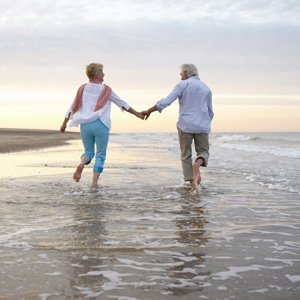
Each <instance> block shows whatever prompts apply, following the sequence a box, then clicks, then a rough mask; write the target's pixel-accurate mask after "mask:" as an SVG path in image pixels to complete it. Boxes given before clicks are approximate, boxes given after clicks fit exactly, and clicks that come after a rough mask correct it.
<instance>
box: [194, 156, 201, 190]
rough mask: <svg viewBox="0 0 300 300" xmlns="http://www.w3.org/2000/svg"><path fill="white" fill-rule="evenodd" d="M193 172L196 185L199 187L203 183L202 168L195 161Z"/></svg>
mask: <svg viewBox="0 0 300 300" xmlns="http://www.w3.org/2000/svg"><path fill="white" fill-rule="evenodd" d="M193 170H194V176H195V177H194V178H195V183H196V184H197V185H199V184H200V182H201V175H200V166H199V163H198V162H197V161H195V163H194V165H193Z"/></svg>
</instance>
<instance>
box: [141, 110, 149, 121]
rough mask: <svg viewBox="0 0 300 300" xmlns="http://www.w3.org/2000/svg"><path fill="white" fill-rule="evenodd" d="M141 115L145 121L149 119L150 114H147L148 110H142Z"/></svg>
mask: <svg viewBox="0 0 300 300" xmlns="http://www.w3.org/2000/svg"><path fill="white" fill-rule="evenodd" d="M142 114H143V116H144V118H145V120H147V119H148V118H149V117H150V115H151V112H149V109H148V110H143V111H142Z"/></svg>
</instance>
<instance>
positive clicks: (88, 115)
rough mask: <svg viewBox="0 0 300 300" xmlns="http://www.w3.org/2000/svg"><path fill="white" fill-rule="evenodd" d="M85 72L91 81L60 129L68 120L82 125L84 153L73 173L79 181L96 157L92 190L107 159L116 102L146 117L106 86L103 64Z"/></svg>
mask: <svg viewBox="0 0 300 300" xmlns="http://www.w3.org/2000/svg"><path fill="white" fill-rule="evenodd" d="M86 75H87V77H88V78H89V82H88V83H86V84H83V85H82V86H80V87H79V89H78V91H77V95H76V97H75V99H74V101H73V103H72V104H71V106H70V108H69V110H68V111H67V113H66V116H65V119H64V121H63V124H62V125H61V127H60V131H61V132H65V130H66V126H67V123H68V121H69V120H70V119H71V120H72V122H71V124H70V126H76V127H77V126H78V125H80V133H81V139H82V143H83V146H84V153H83V154H82V155H81V160H80V163H79V165H78V166H77V168H76V171H75V173H74V175H73V179H74V180H75V181H76V182H78V181H79V180H80V178H81V174H82V171H83V169H84V166H85V165H87V164H89V163H90V162H91V160H92V159H93V157H94V156H95V145H96V161H95V164H94V167H93V171H94V172H93V180H92V189H98V180H99V176H100V174H101V173H102V171H103V166H104V162H105V158H106V149H107V144H108V138H109V130H110V128H111V121H110V110H111V103H112V102H113V103H114V104H116V105H117V106H119V107H120V108H121V109H123V110H125V111H127V112H129V113H131V114H133V115H135V116H136V117H137V118H140V119H142V120H143V119H144V116H143V114H142V113H140V112H136V111H135V110H134V109H133V108H131V107H130V106H129V105H128V104H127V103H126V102H125V101H124V100H122V99H121V98H119V97H118V96H117V94H116V93H115V92H114V91H113V90H112V89H111V88H110V87H109V86H107V85H104V84H103V78H104V73H103V65H102V64H97V63H91V64H89V65H88V66H87V67H86Z"/></svg>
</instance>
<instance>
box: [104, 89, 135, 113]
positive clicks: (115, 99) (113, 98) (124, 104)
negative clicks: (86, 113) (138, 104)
mask: <svg viewBox="0 0 300 300" xmlns="http://www.w3.org/2000/svg"><path fill="white" fill-rule="evenodd" d="M109 99H110V100H111V101H112V102H113V103H114V104H116V105H117V106H119V107H120V108H121V109H122V110H123V109H124V108H125V109H126V110H128V109H129V108H130V105H129V104H128V103H127V102H125V101H124V100H122V99H121V98H120V97H119V96H118V95H117V94H116V93H115V92H114V91H113V90H112V91H111V95H110V97H109Z"/></svg>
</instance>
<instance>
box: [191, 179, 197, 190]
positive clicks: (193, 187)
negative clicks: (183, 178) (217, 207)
mask: <svg viewBox="0 0 300 300" xmlns="http://www.w3.org/2000/svg"><path fill="white" fill-rule="evenodd" d="M190 185H191V192H193V191H195V190H196V184H195V180H190Z"/></svg>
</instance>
